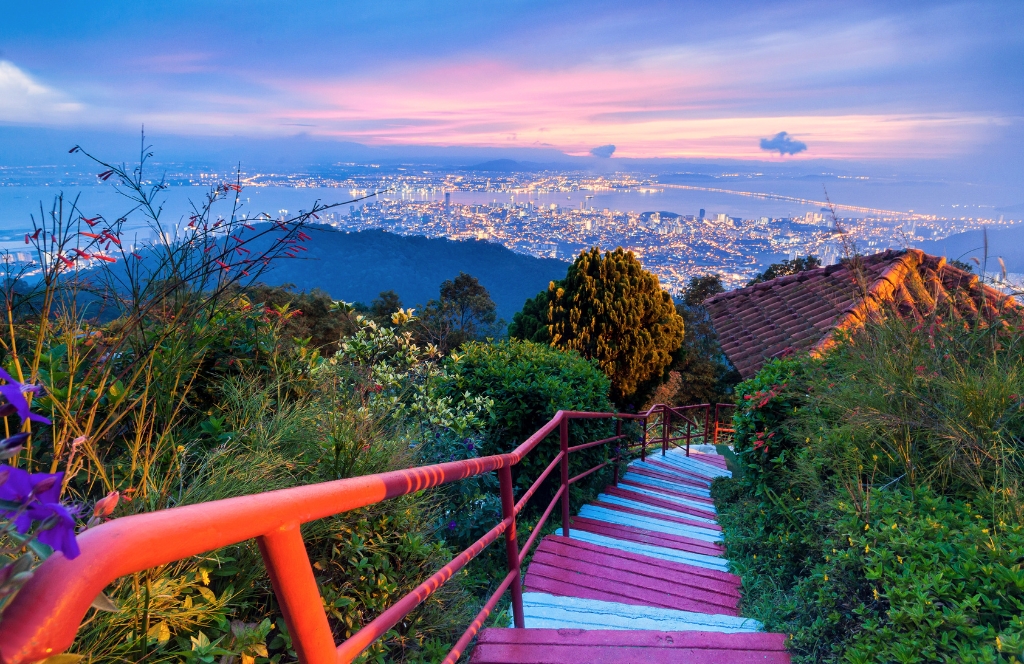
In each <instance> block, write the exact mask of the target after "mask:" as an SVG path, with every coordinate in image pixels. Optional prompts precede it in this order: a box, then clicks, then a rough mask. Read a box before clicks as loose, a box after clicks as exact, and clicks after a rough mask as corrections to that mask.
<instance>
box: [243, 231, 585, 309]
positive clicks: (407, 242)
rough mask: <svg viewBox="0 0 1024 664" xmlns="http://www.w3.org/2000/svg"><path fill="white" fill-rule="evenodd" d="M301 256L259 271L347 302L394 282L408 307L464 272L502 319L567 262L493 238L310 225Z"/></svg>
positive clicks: (268, 278) (270, 279)
mask: <svg viewBox="0 0 1024 664" xmlns="http://www.w3.org/2000/svg"><path fill="white" fill-rule="evenodd" d="M306 232H307V233H308V234H309V235H311V236H312V237H313V239H312V240H310V241H308V242H306V243H305V245H306V246H307V247H308V248H309V251H308V252H303V253H302V254H301V255H302V256H303V259H284V258H283V259H280V260H278V261H277V262H276V263H275V264H274V265H273V266H272V267H271V268H270V269H269V270H268V271H267V272H265V273H264V275H263V277H262V278H261V279H260V280H261V281H263V282H264V283H267V284H270V285H275V286H276V285H281V284H287V283H290V284H294V285H295V286H296V287H297V288H298V289H299V290H311V289H313V288H320V289H322V290H325V291H327V292H328V293H330V294H331V297H333V298H335V299H338V300H345V301H347V302H357V301H358V302H365V303H367V304H369V303H370V301H371V300H373V299H374V298H375V297H377V294H378V293H380V292H381V291H385V290H393V291H395V292H396V293H398V294H399V295H400V296H401V298H402V303H403V304H404V305H405V306H406V307H411V306H416V305H421V304H424V303H426V302H427V300H431V299H436V298H437V296H438V289H439V288H440V286H441V282H443V281H445V280H446V279H454V278H455V277H456V276H458V274H459V272H460V271H462V272H466V273H468V274H471V275H473V276H474V277H476V278H477V279H479V280H480V283H481V284H483V285H484V287H486V288H487V290H488V291H490V293H491V298H493V299H494V303H495V304H496V305H497V307H498V316H500V317H501V318H504V319H505V320H506V321H510V320H512V315H513V314H514V313H516V312H517V311H519V310H520V309H522V307H523V303H524V302H526V300H527V299H528V298H531V297H533V296H535V295H536V294H537V293H539V292H540V291H542V290H545V289H546V288H547V287H548V282H550V281H552V280H554V279H563V278H565V273H566V270H567V269H568V267H569V264H568V263H565V262H563V261H560V260H555V259H553V258H533V257H531V256H523V255H522V254H517V253H514V252H512V251H509V250H508V249H506V248H505V247H503V246H501V245H499V244H494V243H491V242H483V241H479V240H469V241H462V242H456V241H452V240H447V239H432V238H426V237H421V236H402V235H395V234H393V233H387V232H384V231H379V230H371V231H361V232H358V233H345V232H341V231H337V230H334V229H332V228H330V227H327V226H312V227H310V228H307V229H306Z"/></svg>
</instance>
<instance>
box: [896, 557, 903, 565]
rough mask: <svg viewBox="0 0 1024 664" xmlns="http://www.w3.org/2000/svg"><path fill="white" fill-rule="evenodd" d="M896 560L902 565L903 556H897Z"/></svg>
mask: <svg viewBox="0 0 1024 664" xmlns="http://www.w3.org/2000/svg"><path fill="white" fill-rule="evenodd" d="M896 561H897V562H898V563H899V564H900V565H902V564H903V556H896Z"/></svg>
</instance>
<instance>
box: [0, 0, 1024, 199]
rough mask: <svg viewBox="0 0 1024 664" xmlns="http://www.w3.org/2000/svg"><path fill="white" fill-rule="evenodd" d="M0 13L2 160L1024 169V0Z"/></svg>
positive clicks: (217, 6) (1, 9)
mask: <svg viewBox="0 0 1024 664" xmlns="http://www.w3.org/2000/svg"><path fill="white" fill-rule="evenodd" d="M0 16H2V19H0V129H3V130H4V133H3V134H2V135H0V137H7V138H6V139H2V138H0V140H9V141H13V140H16V139H17V137H18V136H19V135H24V136H30V135H35V134H32V132H39V131H41V130H60V131H69V132H72V133H74V132H76V131H78V132H87V131H107V132H115V133H117V132H126V133H135V132H137V131H138V128H139V127H140V126H141V125H143V124H144V125H145V126H146V127H147V131H155V132H157V133H163V134H167V135H176V136H183V137H192V138H194V139H195V140H197V141H202V140H204V139H210V140H212V139H215V138H218V137H227V136H231V137H251V138H253V139H274V140H277V139H283V138H287V137H291V136H296V135H301V136H303V137H305V138H307V139H309V138H312V139H315V140H318V141H345V142H355V143H360V144H364V145H368V146H428V147H437V148H441V147H449V146H458V147H463V148H465V147H476V148H500V149H510V150H512V149H516V150H524V149H526V150H529V149H534V150H548V151H551V150H555V151H558V152H560V153H564V154H567V155H589V154H590V153H591V150H594V149H595V148H597V147H599V146H610V145H614V146H615V149H614V152H613V153H612V157H611V159H623V158H636V159H650V158H677V159H743V160H760V161H768V162H783V163H794V162H799V161H801V160H822V159H824V160H833V161H835V162H838V163H842V162H857V163H863V162H873V163H885V162H887V161H894V160H904V161H905V160H916V161H918V162H920V163H934V164H940V165H942V167H943V168H946V169H953V170H955V169H956V168H957V166H958V165H960V164H969V165H971V167H973V168H980V169H981V170H982V171H985V169H988V171H986V172H999V173H1000V174H1001V177H1005V178H1010V179H1013V178H1019V173H1020V172H1021V170H1022V167H1024V158H1022V155H1024V2H1020V1H1019V0H1013V1H1008V2H955V3H950V2H927V3H924V2H913V1H907V2H872V1H870V0H859V1H857V2H827V3H822V2H793V1H788V0H779V1H776V2H731V1H729V0H724V1H716V2H707V1H706V0H705V1H701V2H683V1H680V0H676V1H672V2H647V1H645V0H631V1H630V2H621V1H618V2H602V1H600V0H586V1H582V2H553V1H551V0H542V1H519V0H503V1H502V2H500V3H499V2H448V1H446V0H431V1H430V2H425V1H424V2H388V1H383V2H382V1H381V0H375V1H372V2H336V1H335V2H303V3H284V2H262V1H251V2H244V3H242V2H236V3H228V2H190V1H188V0H178V1H176V2H172V3H127V4H126V3H84V2H78V1H75V2H65V3H61V2H21V1H18V0H0ZM0 147H2V146H0ZM608 152H609V150H608V149H607V148H606V149H605V150H604V151H598V153H597V154H601V155H604V154H607V153H608ZM2 158H3V157H2V149H0V161H2Z"/></svg>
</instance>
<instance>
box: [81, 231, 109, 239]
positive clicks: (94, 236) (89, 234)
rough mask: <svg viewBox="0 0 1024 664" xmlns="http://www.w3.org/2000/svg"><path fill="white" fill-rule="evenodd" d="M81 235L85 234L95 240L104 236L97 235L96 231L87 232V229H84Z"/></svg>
mask: <svg viewBox="0 0 1024 664" xmlns="http://www.w3.org/2000/svg"><path fill="white" fill-rule="evenodd" d="M79 235H84V236H85V237H91V238H92V239H94V240H99V239H100V238H101V237H103V236H101V235H96V234H95V233H86V232H85V231H82V232H81V233H79Z"/></svg>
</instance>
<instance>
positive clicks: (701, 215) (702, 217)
mask: <svg viewBox="0 0 1024 664" xmlns="http://www.w3.org/2000/svg"><path fill="white" fill-rule="evenodd" d="M699 219H700V220H701V221H704V208H701V209H700V217H699Z"/></svg>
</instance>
